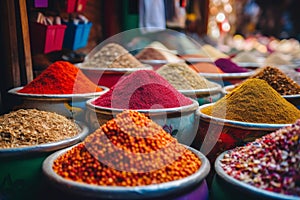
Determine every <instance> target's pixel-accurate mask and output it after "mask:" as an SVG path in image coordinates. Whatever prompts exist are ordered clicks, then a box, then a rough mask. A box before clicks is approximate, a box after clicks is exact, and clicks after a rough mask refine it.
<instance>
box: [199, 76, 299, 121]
mask: <svg viewBox="0 0 300 200" xmlns="http://www.w3.org/2000/svg"><path fill="white" fill-rule="evenodd" d="M201 111H202V112H203V113H204V114H207V115H211V116H214V117H218V118H225V119H229V120H235V121H242V122H252V123H267V124H292V123H295V121H296V120H297V119H300V111H299V110H298V109H297V108H296V107H295V106H294V105H293V104H291V103H289V102H288V101H287V100H285V99H284V98H283V97H281V95H280V94H279V93H278V92H276V91H275V90H274V89H273V88H272V87H271V86H270V85H269V84H268V83H267V82H266V81H264V80H261V79H257V78H253V79H247V80H246V81H244V82H243V83H242V84H241V85H239V86H238V87H237V88H235V89H234V90H232V91H231V92H229V93H228V94H226V95H225V96H224V97H223V98H221V99H220V100H218V101H217V102H216V103H215V104H213V105H212V106H208V107H206V108H203V109H202V110H201Z"/></svg>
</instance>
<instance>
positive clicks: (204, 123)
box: [192, 103, 290, 163]
mask: <svg viewBox="0 0 300 200" xmlns="http://www.w3.org/2000/svg"><path fill="white" fill-rule="evenodd" d="M213 104H214V103H211V104H206V105H202V106H200V108H199V109H198V110H197V111H196V117H199V118H200V119H199V126H198V131H197V135H196V138H195V140H194V141H193V144H192V147H194V148H196V149H199V150H200V151H201V152H202V153H204V155H206V156H207V157H208V159H209V160H210V161H211V163H213V162H214V161H215V159H216V158H217V156H218V155H219V154H221V153H222V152H224V151H226V150H229V149H233V148H235V147H237V146H241V145H244V144H246V143H247V142H251V141H253V140H255V139H256V138H259V137H261V136H263V135H266V134H268V133H271V132H273V131H275V130H277V129H279V128H282V127H285V126H289V125H290V124H265V123H248V122H241V121H234V120H228V119H221V118H216V117H213V116H210V115H206V114H204V113H202V112H201V110H202V109H203V108H205V107H208V106H211V105H213Z"/></svg>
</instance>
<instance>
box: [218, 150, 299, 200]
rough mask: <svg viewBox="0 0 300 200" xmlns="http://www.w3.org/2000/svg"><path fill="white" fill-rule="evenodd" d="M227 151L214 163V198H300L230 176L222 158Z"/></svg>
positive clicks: (274, 199)
mask: <svg viewBox="0 0 300 200" xmlns="http://www.w3.org/2000/svg"><path fill="white" fill-rule="evenodd" d="M225 153H226V152H223V153H222V154H221V155H219V156H218V158H217V159H216V162H215V164H214V168H215V170H216V176H215V178H214V180H213V184H212V195H213V199H216V200H223V199H245V200H248V199H249V200H250V199H272V200H279V199H280V200H282V199H285V200H296V199H297V200H299V199H300V197H297V196H291V195H285V194H280V193H275V192H270V191H267V190H263V189H260V188H257V187H255V186H252V185H249V184H247V183H245V182H242V181H239V180H237V179H235V178H233V177H231V176H229V175H228V174H227V173H226V172H225V171H224V170H223V168H222V167H221V160H222V158H223V157H224V154H225Z"/></svg>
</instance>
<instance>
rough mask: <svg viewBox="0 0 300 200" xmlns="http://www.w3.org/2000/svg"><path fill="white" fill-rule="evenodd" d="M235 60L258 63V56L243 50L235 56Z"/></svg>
mask: <svg viewBox="0 0 300 200" xmlns="http://www.w3.org/2000/svg"><path fill="white" fill-rule="evenodd" d="M232 60H233V61H234V62H241V63H243V62H246V63H257V59H256V56H255V55H254V54H253V53H252V52H247V51H243V52H240V53H238V54H237V55H236V56H234V58H232Z"/></svg>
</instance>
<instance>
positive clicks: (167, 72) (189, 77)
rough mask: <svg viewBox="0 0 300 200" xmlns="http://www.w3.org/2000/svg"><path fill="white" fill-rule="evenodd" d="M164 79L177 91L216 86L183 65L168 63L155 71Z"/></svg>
mask: <svg viewBox="0 0 300 200" xmlns="http://www.w3.org/2000/svg"><path fill="white" fill-rule="evenodd" d="M156 72H157V73H158V74H159V75H161V76H162V77H164V78H165V79H166V80H167V81H168V82H169V83H170V84H171V85H173V86H174V87H175V88H176V89H177V90H195V89H207V88H213V87H216V84H214V83H212V82H210V81H208V80H207V79H206V78H204V77H202V76H200V75H199V74H197V72H195V71H194V70H192V69H191V68H190V67H189V66H188V65H187V64H185V63H170V64H166V65H164V66H162V67H161V68H159V69H158V70H157V71H156Z"/></svg>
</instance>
